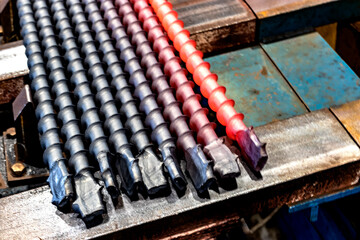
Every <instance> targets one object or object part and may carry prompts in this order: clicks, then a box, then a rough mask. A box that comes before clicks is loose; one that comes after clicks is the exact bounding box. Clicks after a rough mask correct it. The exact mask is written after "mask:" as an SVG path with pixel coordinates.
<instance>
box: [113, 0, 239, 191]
mask: <svg viewBox="0 0 360 240" xmlns="http://www.w3.org/2000/svg"><path fill="white" fill-rule="evenodd" d="M115 6H116V7H117V8H118V9H119V15H120V17H121V18H122V19H123V24H124V26H125V28H127V32H128V34H129V35H130V37H132V44H133V46H136V47H135V49H136V52H137V54H138V55H139V58H140V59H141V65H142V67H143V68H144V69H146V76H147V77H148V78H149V79H151V82H152V86H151V87H152V89H153V91H155V92H156V93H157V102H158V103H159V104H160V105H161V106H162V107H163V108H164V112H163V115H164V118H165V119H166V120H167V121H168V122H170V131H171V132H172V134H174V135H176V136H177V147H178V148H179V149H182V150H183V152H184V153H185V159H186V163H187V164H186V166H187V172H188V173H189V175H190V177H191V179H192V181H193V183H194V186H195V188H196V189H197V190H198V191H199V192H204V191H205V190H207V189H208V188H209V187H210V186H211V184H213V183H214V182H215V176H214V174H213V171H212V166H211V164H210V161H209V160H208V159H206V156H205V154H204V152H203V150H202V149H201V146H200V145H197V143H196V141H195V139H194V137H193V133H192V131H191V130H190V128H189V126H188V124H187V122H186V120H187V118H186V117H185V116H184V115H183V114H182V112H181V110H180V107H179V102H177V101H176V99H175V96H174V93H173V89H172V88H170V86H169V84H168V83H167V78H166V76H165V75H164V73H163V71H162V69H161V65H160V64H159V62H158V60H157V59H156V54H155V52H153V50H152V48H151V46H150V42H149V41H148V40H147V37H146V35H145V32H144V30H143V29H142V27H141V25H140V22H139V20H138V19H137V16H136V13H135V12H134V11H133V9H132V6H131V4H130V2H129V1H127V0H125V1H115ZM226 170H228V172H226ZM222 173H225V174H232V173H233V172H232V169H224V171H223V172H222Z"/></svg>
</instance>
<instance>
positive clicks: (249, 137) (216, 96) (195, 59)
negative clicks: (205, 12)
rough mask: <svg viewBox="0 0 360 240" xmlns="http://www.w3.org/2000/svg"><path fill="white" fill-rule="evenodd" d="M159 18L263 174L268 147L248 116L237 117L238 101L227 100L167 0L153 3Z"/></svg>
mask: <svg viewBox="0 0 360 240" xmlns="http://www.w3.org/2000/svg"><path fill="white" fill-rule="evenodd" d="M150 4H151V6H152V7H153V9H154V11H155V13H156V15H157V16H158V18H159V20H160V22H161V23H162V25H163V27H164V29H165V30H166V32H167V33H168V36H169V37H170V39H171V40H172V41H173V43H174V46H175V49H176V50H177V51H179V53H180V58H181V59H182V60H183V61H184V62H185V63H186V68H187V69H188V71H189V72H190V73H192V74H193V78H194V81H195V83H196V84H197V85H199V86H200V91H201V93H202V95H203V96H204V97H205V98H208V99H209V106H210V108H211V109H212V110H213V111H215V112H216V113H217V114H216V116H217V119H218V120H219V122H220V123H221V124H222V125H224V126H226V133H227V135H228V136H229V137H230V138H231V139H233V140H236V141H237V142H238V144H239V146H240V148H241V152H242V155H243V157H244V158H245V160H246V161H247V162H248V163H249V165H250V166H251V167H252V168H253V169H254V170H256V171H260V170H261V169H262V168H263V167H264V165H265V163H266V161H267V159H268V156H267V153H266V149H265V144H264V143H261V142H260V140H259V139H258V137H257V136H256V134H255V132H254V130H253V127H250V128H248V127H246V126H245V124H244V122H243V121H242V120H243V119H244V115H243V114H241V113H237V112H236V110H235V108H234V105H235V101H234V100H232V99H228V98H227V97H226V96H225V92H226V88H225V87H223V86H220V85H219V84H218V83H217V78H218V77H217V75H216V74H214V73H211V72H210V64H209V63H208V62H205V61H204V60H203V54H202V52H200V51H198V50H196V42H195V41H194V40H191V39H190V33H189V31H187V30H186V29H184V23H183V22H182V21H181V20H179V19H178V18H177V13H176V11H174V10H172V5H171V3H169V2H168V1H166V0H150Z"/></svg>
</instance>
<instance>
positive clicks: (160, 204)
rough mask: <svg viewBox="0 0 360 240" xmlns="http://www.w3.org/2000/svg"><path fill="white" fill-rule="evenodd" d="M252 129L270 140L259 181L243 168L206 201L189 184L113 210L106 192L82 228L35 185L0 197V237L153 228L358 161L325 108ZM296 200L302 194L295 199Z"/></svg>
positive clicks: (91, 234) (78, 234)
mask: <svg viewBox="0 0 360 240" xmlns="http://www.w3.org/2000/svg"><path fill="white" fill-rule="evenodd" d="M256 132H257V133H258V135H259V136H260V139H261V140H262V141H263V142H267V143H268V152H269V161H268V164H267V165H266V166H265V168H264V170H263V171H262V172H261V177H258V178H257V180H253V179H252V178H251V177H250V176H249V175H248V174H247V173H246V171H245V170H244V168H242V175H241V176H240V177H238V178H237V179H236V181H237V186H238V187H237V188H236V189H235V190H231V191H224V190H222V189H221V188H220V190H219V191H220V193H216V192H215V191H212V190H211V191H210V199H202V198H199V197H198V196H197V194H196V193H195V190H194V188H193V187H192V186H191V184H190V186H189V189H188V190H187V191H186V193H185V195H184V196H182V197H181V198H179V197H178V196H177V195H176V194H175V193H174V192H172V193H171V195H170V196H168V197H166V198H160V199H153V200H148V199H147V200H143V199H141V200H138V201H135V202H130V200H129V199H128V198H127V197H126V196H123V198H122V200H121V201H120V202H119V204H118V205H117V207H116V208H114V207H113V205H112V203H110V200H109V196H108V195H105V201H106V203H107V204H106V206H107V210H108V213H107V216H106V217H105V220H104V222H103V223H102V224H100V225H98V226H95V227H93V228H90V229H86V226H85V225H84V223H83V222H82V221H81V220H80V219H79V218H77V216H76V215H75V214H73V213H67V214H65V213H62V212H60V211H58V210H56V208H55V206H53V205H51V203H50V200H51V194H50V192H49V188H48V187H42V188H37V189H34V190H31V191H28V192H24V193H20V194H17V195H14V196H10V197H6V198H3V199H0V216H1V218H0V238H2V239H12V238H17V239H19V238H26V239H29V238H30V239H32V238H40V239H50V238H67V239H74V238H89V237H98V236H103V235H105V234H110V233H114V232H118V231H125V230H126V229H131V228H133V227H136V226H138V225H143V224H146V223H150V222H151V223H152V224H154V225H152V226H156V223H157V221H160V219H165V220H166V219H167V218H166V217H171V216H176V215H178V214H182V213H185V212H191V211H195V210H196V209H200V208H202V207H204V208H205V207H207V206H215V205H217V206H219V207H221V205H223V206H228V207H229V205H226V204H227V203H229V202H230V201H232V204H235V205H236V203H239V201H241V199H242V197H245V196H246V194H248V193H252V192H256V191H257V190H261V189H265V188H267V187H270V186H275V185H279V184H281V183H286V182H289V181H291V180H292V181H294V180H296V179H299V178H302V177H304V176H308V175H310V174H313V173H317V172H320V171H325V170H327V169H334V168H335V167H338V166H342V165H344V164H347V163H353V162H355V161H357V160H358V159H360V149H359V147H358V146H357V145H356V144H355V143H354V142H353V141H352V139H351V138H350V137H349V135H348V134H347V132H346V131H345V130H344V129H343V127H342V126H341V124H340V123H339V122H338V121H337V120H336V118H335V117H334V116H333V115H332V114H331V113H330V112H329V110H321V111H316V112H312V113H308V114H305V115H301V116H297V117H295V118H291V119H287V120H283V121H279V122H275V123H271V124H268V125H265V126H262V127H258V128H256ZM313 184H314V183H311V185H313ZM353 184H356V182H354V183H353ZM303 195H305V194H303ZM300 200H302V198H301V197H300V198H299V199H294V201H300ZM232 204H230V206H231V205H232ZM248 204H249V205H250V202H248ZM245 207H246V206H245ZM19 215H21V218H19ZM177 217H179V216H177ZM201 217H202V215H197V217H196V219H193V220H192V221H194V222H198V221H201ZM169 224H171V222H169ZM189 224H191V223H190V222H189ZM166 226H167V225H166V224H165V225H159V226H158V228H159V229H163V227H165V228H166ZM155 228H156V227H155ZM167 230H168V231H170V229H167ZM132 234H135V235H139V234H146V233H142V232H133V233H132Z"/></svg>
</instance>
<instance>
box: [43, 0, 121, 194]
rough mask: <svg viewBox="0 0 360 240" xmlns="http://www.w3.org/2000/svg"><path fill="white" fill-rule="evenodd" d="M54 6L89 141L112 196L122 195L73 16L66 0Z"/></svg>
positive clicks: (69, 72)
mask: <svg viewBox="0 0 360 240" xmlns="http://www.w3.org/2000/svg"><path fill="white" fill-rule="evenodd" d="M50 2H51V4H50V8H51V12H52V15H53V21H54V23H55V25H56V30H57V32H56V33H57V35H58V36H59V38H60V45H61V47H62V49H63V51H64V53H65V55H64V58H65V60H66V61H67V71H68V74H69V76H70V82H71V83H72V84H73V85H74V87H75V89H74V90H73V91H74V94H75V96H76V97H77V99H78V102H77V110H78V113H79V114H80V115H81V123H82V125H83V128H84V129H86V130H85V137H86V139H87V140H88V142H89V144H90V145H89V151H90V153H91V154H92V156H93V157H94V158H95V159H96V160H97V162H98V163H99V166H100V172H101V176H102V179H103V180H104V184H105V187H106V189H107V190H108V192H109V193H110V195H111V196H112V197H114V198H115V197H117V196H118V194H119V193H118V189H117V186H116V179H115V177H114V174H113V171H112V169H111V162H112V158H113V157H112V154H111V153H110V150H109V147H108V145H107V137H106V136H105V133H104V131H103V128H102V121H101V120H100V117H99V115H98V108H97V107H96V105H95V101H94V97H93V94H92V92H91V89H90V86H89V80H88V79H87V75H86V71H85V68H84V66H83V64H82V60H83V59H82V57H81V56H80V53H79V48H78V46H77V43H76V38H75V36H74V34H73V32H72V31H73V28H72V26H71V23H70V18H69V17H68V15H67V10H66V8H65V6H64V3H63V1H59V0H51V1H50Z"/></svg>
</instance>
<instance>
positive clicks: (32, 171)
mask: <svg viewBox="0 0 360 240" xmlns="http://www.w3.org/2000/svg"><path fill="white" fill-rule="evenodd" d="M3 141H4V153H5V159H6V176H7V181H8V182H14V181H24V180H30V179H31V180H34V179H36V178H40V179H39V180H38V181H42V182H44V181H45V179H46V178H47V177H48V176H49V171H48V170H47V168H46V167H45V166H33V165H29V164H28V163H24V162H21V163H23V164H24V166H25V167H26V169H25V172H24V174H23V175H21V176H16V175H15V174H13V173H12V170H11V166H12V165H13V164H15V163H16V162H18V160H17V159H16V153H15V145H16V139H13V138H11V137H9V136H7V135H6V132H4V134H3ZM33 162H36V161H33ZM38 162H40V163H42V161H39V160H38ZM41 179H42V180H41ZM29 183H30V182H29ZM29 183H28V184H29Z"/></svg>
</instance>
